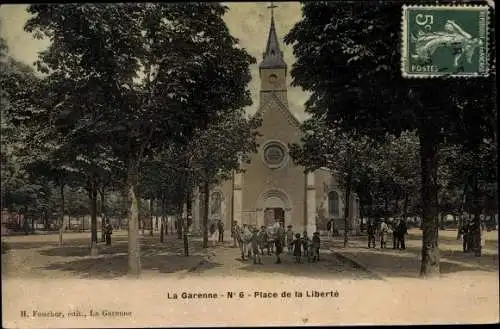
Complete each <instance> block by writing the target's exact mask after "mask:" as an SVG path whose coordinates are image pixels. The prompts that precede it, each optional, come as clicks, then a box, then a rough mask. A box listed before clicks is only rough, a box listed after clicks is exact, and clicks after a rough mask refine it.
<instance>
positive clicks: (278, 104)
mask: <svg viewBox="0 0 500 329" xmlns="http://www.w3.org/2000/svg"><path fill="white" fill-rule="evenodd" d="M273 109H275V110H278V111H279V112H280V113H281V114H283V115H284V116H285V118H286V119H287V121H288V123H289V124H291V125H293V126H294V127H296V128H297V129H299V131H300V122H299V120H297V118H296V117H295V116H294V115H293V114H292V112H290V110H289V109H288V107H287V106H286V105H285V104H284V103H283V102H282V101H281V99H280V98H279V97H278V96H277V95H276V93H274V92H272V93H270V97H268V98H267V102H265V103H264V104H261V106H260V107H259V109H258V110H257V113H255V115H258V114H260V115H261V116H262V117H264V115H265V114H266V112H267V111H269V110H273Z"/></svg>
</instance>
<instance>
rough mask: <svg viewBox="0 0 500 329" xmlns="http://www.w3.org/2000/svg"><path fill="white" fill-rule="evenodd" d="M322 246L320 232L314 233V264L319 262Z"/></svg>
mask: <svg viewBox="0 0 500 329" xmlns="http://www.w3.org/2000/svg"><path fill="white" fill-rule="evenodd" d="M320 245H321V238H320V237H319V232H314V233H313V238H312V246H313V255H314V256H313V262H314V261H318V262H319V247H320Z"/></svg>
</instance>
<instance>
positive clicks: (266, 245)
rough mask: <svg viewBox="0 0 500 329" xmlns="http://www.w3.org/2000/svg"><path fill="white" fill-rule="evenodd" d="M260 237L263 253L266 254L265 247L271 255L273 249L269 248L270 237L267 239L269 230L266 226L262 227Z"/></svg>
mask: <svg viewBox="0 0 500 329" xmlns="http://www.w3.org/2000/svg"><path fill="white" fill-rule="evenodd" d="M258 239H259V247H260V253H261V254H262V255H264V249H267V254H268V255H271V251H270V250H269V243H268V239H267V232H266V227H265V226H261V227H260V232H259V235H258Z"/></svg>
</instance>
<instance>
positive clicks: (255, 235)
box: [251, 228, 262, 264]
mask: <svg viewBox="0 0 500 329" xmlns="http://www.w3.org/2000/svg"><path fill="white" fill-rule="evenodd" d="M251 244H252V253H253V263H254V264H262V258H261V256H260V253H259V230H258V229H257V228H254V229H253V232H252V242H251Z"/></svg>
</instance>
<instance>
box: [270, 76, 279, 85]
mask: <svg viewBox="0 0 500 329" xmlns="http://www.w3.org/2000/svg"><path fill="white" fill-rule="evenodd" d="M276 80H278V77H277V76H276V74H271V75H270V76H269V82H270V83H275V82H276Z"/></svg>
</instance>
